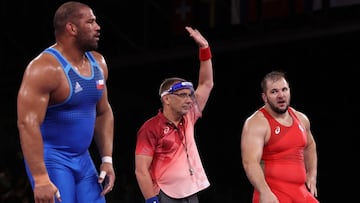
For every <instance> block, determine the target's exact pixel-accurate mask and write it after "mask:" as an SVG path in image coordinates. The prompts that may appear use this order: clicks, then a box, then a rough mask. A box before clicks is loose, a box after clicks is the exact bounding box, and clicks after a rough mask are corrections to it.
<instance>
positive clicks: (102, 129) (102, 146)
mask: <svg viewBox="0 0 360 203" xmlns="http://www.w3.org/2000/svg"><path fill="white" fill-rule="evenodd" d="M93 53H94V56H95V58H96V59H97V61H98V63H99V65H100V67H101V68H102V70H103V73H104V78H105V80H107V78H108V68H107V64H106V62H105V59H104V57H103V56H102V55H100V54H98V53H97V52H93ZM96 113H97V115H96V123H95V130H94V140H95V143H96V146H97V148H98V151H99V155H100V156H101V157H104V156H109V157H112V153H113V141H114V115H113V111H112V108H111V106H110V104H109V101H108V93H107V87H106V85H105V89H104V93H103V95H102V97H101V99H100V101H99V102H98V104H97V105H96ZM100 171H104V172H105V173H106V178H105V179H103V178H101V177H100V178H99V182H100V183H102V182H103V181H104V180H105V181H106V182H105V187H104V190H103V192H102V195H105V194H107V193H108V192H110V191H111V190H112V188H113V187H114V183H115V172H114V168H113V165H112V163H102V164H101V166H100Z"/></svg>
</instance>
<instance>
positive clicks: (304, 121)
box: [291, 108, 310, 127]
mask: <svg viewBox="0 0 360 203" xmlns="http://www.w3.org/2000/svg"><path fill="white" fill-rule="evenodd" d="M291 109H292V110H293V112H294V113H295V115H296V117H297V118H298V119H299V120H300V121H301V123H302V124H304V125H305V126H306V127H308V126H309V124H310V123H309V118H308V117H307V116H306V115H305V114H304V113H303V112H301V111H297V110H295V109H294V108H291Z"/></svg>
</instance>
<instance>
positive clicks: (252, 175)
mask: <svg viewBox="0 0 360 203" xmlns="http://www.w3.org/2000/svg"><path fill="white" fill-rule="evenodd" d="M267 126H268V123H267V121H266V119H265V118H264V117H263V115H262V113H259V112H255V114H253V115H252V116H251V117H249V118H248V119H247V120H246V121H245V123H244V126H243V130H242V134H241V156H242V164H243V167H244V170H245V173H246V175H247V177H248V179H249V181H250V183H251V184H252V185H253V187H254V188H255V189H256V190H257V191H259V193H260V202H262V203H265V202H269V203H270V202H271V203H272V202H278V200H277V198H276V197H275V195H274V194H273V193H272V192H271V190H270V187H269V186H268V184H267V183H266V180H265V176H264V172H263V169H262V167H261V164H260V161H261V157H262V153H263V147H264V145H265V140H266V135H267V133H269V129H268V128H267Z"/></svg>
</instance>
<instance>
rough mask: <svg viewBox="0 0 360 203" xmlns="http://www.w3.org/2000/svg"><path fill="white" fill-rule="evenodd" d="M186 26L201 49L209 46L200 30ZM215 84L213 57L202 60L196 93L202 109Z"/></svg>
mask: <svg viewBox="0 0 360 203" xmlns="http://www.w3.org/2000/svg"><path fill="white" fill-rule="evenodd" d="M185 28H186V30H187V31H188V32H189V34H190V37H192V38H193V39H194V40H195V42H196V43H197V44H198V46H199V48H200V49H203V48H207V47H209V43H208V41H207V40H206V39H205V38H204V37H203V36H202V35H201V33H200V32H199V31H198V30H196V29H192V28H191V27H185ZM213 86H214V82H213V68H212V61H211V58H210V59H208V60H206V61H200V70H199V81H198V85H197V88H196V91H195V95H196V99H197V102H198V105H199V108H200V110H201V111H202V110H203V109H204V108H205V105H206V102H207V100H208V99H209V96H210V92H211V90H212V88H213Z"/></svg>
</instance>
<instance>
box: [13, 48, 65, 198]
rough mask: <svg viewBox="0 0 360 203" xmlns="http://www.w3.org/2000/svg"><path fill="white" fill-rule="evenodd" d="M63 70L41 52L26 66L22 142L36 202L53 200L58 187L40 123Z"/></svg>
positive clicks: (19, 104)
mask: <svg viewBox="0 0 360 203" xmlns="http://www.w3.org/2000/svg"><path fill="white" fill-rule="evenodd" d="M59 71H62V70H59V69H58V68H56V64H55V63H53V62H52V61H51V60H50V59H49V58H48V56H44V55H40V56H39V57H38V58H36V59H34V60H33V61H32V62H31V63H30V64H29V65H28V66H27V68H26V70H25V73H24V76H23V79H22V82H21V86H20V89H19V92H18V97H17V115H18V121H17V125H18V130H19V135H20V144H21V148H22V152H23V155H24V158H25V161H26V163H27V165H28V166H29V170H30V172H31V174H32V176H33V178H34V183H35V186H34V198H35V201H36V202H37V201H40V200H45V201H50V202H53V201H54V200H53V199H54V193H55V192H56V191H57V188H56V187H55V186H54V185H53V184H52V182H51V181H50V178H49V176H48V173H47V170H46V167H45V162H44V146H43V140H42V136H41V132H40V125H41V123H42V122H43V120H44V117H45V113H46V109H47V105H48V103H49V102H50V101H49V98H50V93H51V92H52V91H53V90H54V89H56V88H57V86H58V84H59V80H60V78H59Z"/></svg>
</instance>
